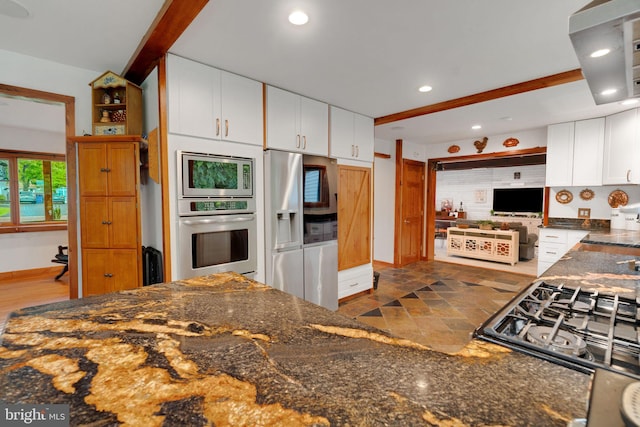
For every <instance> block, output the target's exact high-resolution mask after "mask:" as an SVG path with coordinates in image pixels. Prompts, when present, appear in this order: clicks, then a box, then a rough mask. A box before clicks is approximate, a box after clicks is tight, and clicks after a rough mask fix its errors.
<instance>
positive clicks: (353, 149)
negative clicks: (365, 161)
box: [351, 144, 356, 157]
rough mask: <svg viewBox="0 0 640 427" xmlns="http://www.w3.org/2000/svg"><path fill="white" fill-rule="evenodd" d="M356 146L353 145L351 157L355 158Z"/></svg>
mask: <svg viewBox="0 0 640 427" xmlns="http://www.w3.org/2000/svg"><path fill="white" fill-rule="evenodd" d="M355 153H356V151H355V145H353V144H351V157H353V156H355Z"/></svg>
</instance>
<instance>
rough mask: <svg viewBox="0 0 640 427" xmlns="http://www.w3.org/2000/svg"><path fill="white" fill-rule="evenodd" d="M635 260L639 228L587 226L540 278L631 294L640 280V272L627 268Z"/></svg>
mask: <svg viewBox="0 0 640 427" xmlns="http://www.w3.org/2000/svg"><path fill="white" fill-rule="evenodd" d="M551 228H557V227H551ZM635 260H638V261H640V231H630V230H618V229H599V230H589V231H588V234H587V235H586V236H585V237H584V238H583V239H582V240H581V241H580V242H579V243H577V244H576V245H575V246H574V247H573V248H571V249H570V250H569V251H568V252H567V253H566V254H565V255H564V256H563V257H562V258H561V259H560V260H559V261H557V262H556V263H555V264H554V265H552V266H551V267H550V268H549V269H548V270H547V271H545V272H544V273H543V274H542V275H541V276H540V278H539V279H540V280H544V281H545V282H548V283H553V284H560V283H564V284H565V285H566V286H568V287H571V288H575V287H578V286H580V287H582V288H585V289H593V290H598V291H600V292H606V293H618V294H624V295H626V296H631V297H633V296H635V293H636V287H638V284H639V283H640V282H638V280H640V273H639V272H637V271H635V270H633V269H631V268H629V263H630V262H631V263H634V261H635Z"/></svg>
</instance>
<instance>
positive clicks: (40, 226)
mask: <svg viewBox="0 0 640 427" xmlns="http://www.w3.org/2000/svg"><path fill="white" fill-rule="evenodd" d="M0 158H2V159H7V160H8V161H9V194H10V200H11V201H12V203H11V204H10V208H11V222H1V223H0V234H7V233H24V232H36V231H57V230H67V227H68V223H69V218H68V216H67V220H66V221H60V220H55V221H54V220H45V221H40V222H35V223H21V222H20V181H19V180H18V159H29V160H45V161H46V160H48V161H57V162H60V161H61V162H65V163H67V158H66V156H65V155H64V154H57V153H40V152H32V151H16V150H0ZM68 181H69V177H68V173H67V188H68ZM50 197H53V192H52V194H51V195H50ZM13 201H17V203H13ZM45 215H46V213H45Z"/></svg>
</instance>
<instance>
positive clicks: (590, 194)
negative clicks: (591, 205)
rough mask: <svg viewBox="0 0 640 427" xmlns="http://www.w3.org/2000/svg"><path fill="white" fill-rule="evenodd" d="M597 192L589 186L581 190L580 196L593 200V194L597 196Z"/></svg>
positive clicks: (583, 198)
mask: <svg viewBox="0 0 640 427" xmlns="http://www.w3.org/2000/svg"><path fill="white" fill-rule="evenodd" d="M595 195H596V194H595V193H594V192H593V190H590V189H588V188H585V189H584V190H582V191H581V192H580V198H581V199H582V200H591V199H593V196H595Z"/></svg>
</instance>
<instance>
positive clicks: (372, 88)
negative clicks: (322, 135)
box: [0, 0, 629, 143]
mask: <svg viewBox="0 0 640 427" xmlns="http://www.w3.org/2000/svg"><path fill="white" fill-rule="evenodd" d="M6 1H8V0H0V9H1V8H2V3H3V2H6ZM17 1H18V2H19V3H21V4H22V5H24V6H26V7H27V9H28V10H29V11H30V12H31V16H29V17H28V18H26V19H20V18H11V17H7V16H3V15H0V49H4V50H9V51H15V52H19V53H23V54H26V55H31V56H35V57H39V58H45V59H50V60H53V61H56V62H60V63H64V64H68V65H73V66H77V67H81V68H86V69H91V70H95V71H97V72H101V71H105V70H112V71H114V72H116V73H120V72H122V70H123V69H124V67H125V66H126V64H127V63H128V61H129V59H130V58H131V56H132V55H133V53H134V51H135V49H136V47H137V46H138V44H139V43H140V40H141V39H142V37H143V36H144V34H145V33H146V31H147V28H148V27H149V25H150V24H151V22H152V21H153V19H154V18H155V16H156V14H157V11H158V10H159V9H160V8H161V7H162V3H163V1H162V0H110V1H109V2H104V1H98V0H56V1H54V2H50V1H42V0H17ZM588 2H589V0H563V1H558V0H536V1H529V0H484V1H470V0H467V1H462V0H459V1H436V0H399V1H389V0H269V1H265V0H211V1H209V3H208V4H207V6H206V7H205V8H204V10H203V11H202V12H201V14H200V15H199V16H198V17H197V18H196V20H195V21H194V22H193V24H192V25H191V26H190V27H189V28H188V29H187V31H185V33H184V34H183V35H182V36H181V37H180V38H179V39H178V41H177V42H176V43H175V45H174V46H173V47H172V48H171V51H172V52H174V53H176V54H179V55H182V56H185V57H188V58H191V59H194V60H197V61H200V62H203V63H206V64H210V65H213V66H216V67H219V68H222V69H225V70H228V71H232V72H235V73H238V74H241V75H244V76H247V77H251V78H254V79H256V80H260V81H263V82H266V83H269V84H273V85H275V86H279V87H282V88H285V89H288V90H291V91H294V92H298V93H300V94H303V95H306V96H309V97H312V98H316V99H319V100H322V101H325V102H328V103H330V104H333V105H337V106H340V107H343V108H346V109H349V110H353V111H356V112H358V113H362V114H365V115H368V116H371V117H380V116H384V115H388V114H393V113H397V112H400V111H405V110H408V109H412V108H416V107H420V106H424V105H430V104H434V103H438V102H442V101H447V100H450V99H454V98H459V97H463V96H467V95H471V94H475V93H479V92H484V91H487V90H491V89H496V88H500V87H504V86H507V85H512V84H517V83H520V82H524V81H528V80H532V79H537V78H540V77H545V76H548V75H552V74H556V73H559V72H564V71H569V70H573V69H576V68H579V63H578V60H577V59H576V56H575V54H574V52H573V49H572V47H571V43H570V41H569V37H568V34H567V32H568V18H569V16H570V15H571V14H572V13H574V12H575V11H577V10H578V9H580V8H581V7H583V6H584V5H585V4H587V3H588ZM297 8H300V9H303V10H305V11H306V12H307V13H308V14H309V17H310V19H309V23H308V24H307V25H305V26H303V27H294V26H292V25H291V24H289V23H288V21H287V16H288V14H289V13H290V12H291V11H293V10H294V9H297ZM1 76H2V72H1V70H0V82H1V80H2V79H1ZM424 84H429V85H431V86H433V88H434V89H433V91H432V92H429V93H419V92H418V91H417V88H418V87H419V86H421V85H424ZM626 108H629V107H623V106H620V105H618V104H608V105H601V106H596V105H595V103H594V101H593V99H592V97H591V94H590V92H589V89H588V86H587V84H586V82H584V81H579V82H574V83H570V84H565V85H562V86H556V87H552V88H546V89H543V90H538V91H534V92H528V93H524V94H520V95H514V96H511V97H508V98H502V99H500V100H494V101H489V102H484V103H481V104H475V105H472V106H468V107H463V108H458V109H455V110H449V111H444V112H440V113H435V114H430V115H426V116H422V117H419V118H414V119H408V120H404V121H401V122H396V123H390V124H387V125H382V126H378V127H376V137H378V138H383V139H389V140H395V139H398V138H402V139H406V140H409V141H412V142H419V143H436V142H447V141H457V140H461V139H466V138H473V139H476V138H477V137H478V136H479V135H497V134H505V133H509V132H513V131H517V130H525V129H531V128H536V127H541V126H545V125H547V124H550V123H555V122H561V121H567V120H575V119H581V118H589V117H596V116H603V115H607V114H611V113H612V112H615V111H621V110H623V109H626ZM0 116H1V115H0ZM507 118H510V119H507ZM475 123H480V124H482V125H483V129H482V130H480V131H472V130H471V129H470V126H471V125H472V124H475ZM397 128H400V129H397Z"/></svg>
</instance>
